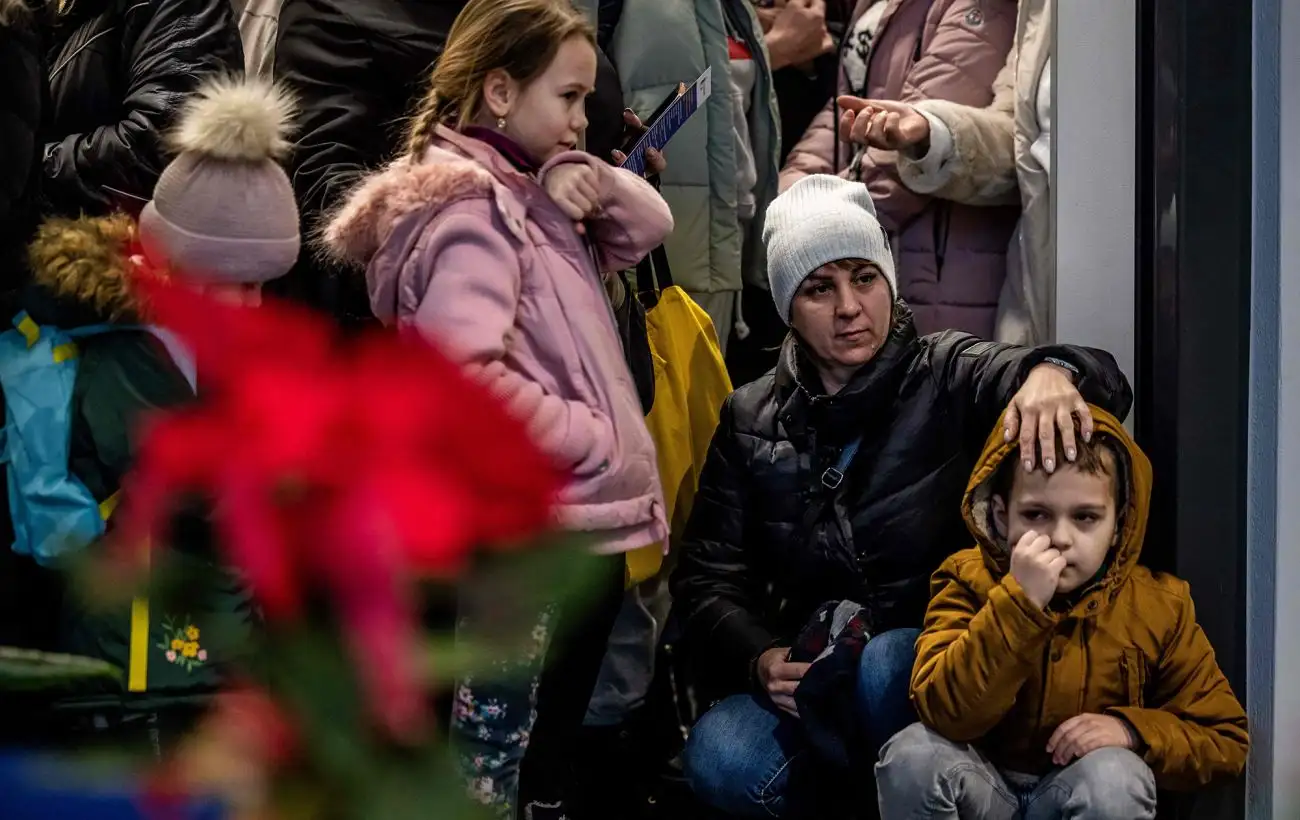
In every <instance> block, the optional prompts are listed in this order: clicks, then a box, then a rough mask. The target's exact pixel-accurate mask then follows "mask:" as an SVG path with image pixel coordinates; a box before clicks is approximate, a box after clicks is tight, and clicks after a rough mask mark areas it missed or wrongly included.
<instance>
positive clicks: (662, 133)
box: [619, 68, 713, 174]
mask: <svg viewBox="0 0 1300 820" xmlns="http://www.w3.org/2000/svg"><path fill="white" fill-rule="evenodd" d="M711 93H713V69H712V68H706V69H704V73H703V74H701V75H700V76H699V77H698V78H697V79H696V80H695V82H693V83H691V84H690V85H685V84H682V85H679V86H678V88H677V95H676V98H675V99H673V100H672V101H671V102H669V103H668V105H667V106H665V107H664V108H663V110H662V111H661V112H660V113H659V115H658V116H656V117H654V119H653V121H651V122H648V123H646V130H645V133H644V134H642V135H641V138H640V139H638V140H637V141H636V144H635V145H633V146H632V148H631V150H629V151H627V152H626V153H627V159H625V160H623V163H622V164H621V165H620V166H619V167H621V168H626V169H627V170H629V171H631V172H632V173H634V174H644V173H645V152H646V149H647V148H653V149H655V150H656V151H662V150H663V147H664V146H665V145H667V144H668V141H669V140H671V139H672V138H673V135H674V134H676V133H677V131H678V130H679V129H680V128H681V127H682V126H683V125H685V124H686V121H687V120H689V119H690V118H691V115H692V114H694V113H695V112H696V111H697V110H699V107H700V106H701V105H703V104H704V101H705V100H707V99H708V98H709V95H710V94H711Z"/></svg>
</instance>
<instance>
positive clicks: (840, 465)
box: [803, 436, 862, 534]
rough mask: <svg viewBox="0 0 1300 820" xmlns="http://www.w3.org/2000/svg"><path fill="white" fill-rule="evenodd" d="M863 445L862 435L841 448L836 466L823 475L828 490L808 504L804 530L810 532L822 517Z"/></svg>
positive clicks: (825, 487)
mask: <svg viewBox="0 0 1300 820" xmlns="http://www.w3.org/2000/svg"><path fill="white" fill-rule="evenodd" d="M861 447H862V436H858V437H857V438H855V439H853V441H850V442H849V443H848V444H846V445H844V449H843V450H840V457H839V458H838V459H836V461H835V466H834V467H828V468H826V470H825V471H824V472H822V475H821V484H822V487H823V488H824V489H825V490H826V491H825V492H822V493H820V494H819V495H818V497H817V498H816V499H815V500H814V501H813V502H812V503H811V504H809V505H808V508H807V509H806V511H805V512H804V517H803V531H804V533H805V534H806V533H808V532H809V531H811V530H812V527H813V525H814V524H816V523H817V519H818V518H820V517H821V514H822V512H823V511H824V510H825V509H826V505H827V504H829V503H830V501H831V499H832V498H833V497H834V493H835V491H836V490H838V489H839V488H840V486H841V485H843V484H844V476H845V475H847V474H848V471H849V467H851V466H853V460H854V459H855V458H857V456H858V450H859V449H861Z"/></svg>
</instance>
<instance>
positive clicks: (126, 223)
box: [28, 214, 141, 326]
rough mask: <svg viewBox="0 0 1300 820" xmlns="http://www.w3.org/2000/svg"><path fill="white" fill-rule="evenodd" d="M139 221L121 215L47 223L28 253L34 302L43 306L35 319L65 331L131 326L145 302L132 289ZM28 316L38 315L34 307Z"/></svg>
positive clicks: (60, 219)
mask: <svg viewBox="0 0 1300 820" xmlns="http://www.w3.org/2000/svg"><path fill="white" fill-rule="evenodd" d="M135 239H136V228H135V222H134V221H133V220H132V219H131V218H130V217H128V216H125V215H122V214H116V215H113V216H104V217H81V218H78V219H65V218H62V217H59V218H52V219H47V220H46V221H45V222H44V223H42V224H41V226H40V229H39V230H38V231H37V233H36V238H35V239H33V240H32V243H31V245H30V246H29V249H28V260H29V262H30V264H31V270H32V284H33V286H34V291H35V292H34V293H33V294H30V298H29V299H28V301H29V302H32V301H33V300H34V301H35V302H37V303H39V304H41V305H43V306H44V309H42V310H41V311H40V312H41V313H44V314H47V315H44V316H36V317H35V318H37V319H38V321H46V322H52V323H57V324H60V325H66V326H75V325H78V324H90V323H93V322H103V321H109V322H118V321H123V322H130V321H135V320H136V319H137V318H138V315H139V312H140V308H141V303H140V301H139V299H138V296H137V294H136V292H135V291H134V290H133V288H132V285H131V261H130V254H131V248H132V247H133V245H134V243H135ZM29 312H33V313H35V312H36V311H35V310H34V309H33V308H32V307H31V306H30V305H29Z"/></svg>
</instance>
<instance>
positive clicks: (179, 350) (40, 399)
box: [0, 313, 196, 567]
mask: <svg viewBox="0 0 1300 820" xmlns="http://www.w3.org/2000/svg"><path fill="white" fill-rule="evenodd" d="M14 327H15V329H14V330H10V331H6V332H4V333H0V388H3V390H4V399H5V402H4V404H5V419H4V430H3V431H2V432H0V461H2V462H3V463H4V467H5V474H6V479H7V481H8V492H9V511H10V515H11V517H12V518H13V528H14V543H13V550H14V552H16V553H18V554H19V555H26V556H30V557H31V558H32V559H33V560H34V561H36V563H38V564H40V565H41V566H45V567H50V566H55V565H57V564H58V563H59V562H60V559H61V558H63V557H64V556H65V555H68V554H69V553H71V552H75V551H77V550H80V549H82V548H84V547H85V546H87V545H88V544H91V543H93V542H94V541H95V540H96V539H98V538H99V537H100V536H102V535H103V534H104V531H105V527H106V522H107V520H108V518H109V517H110V516H111V515H112V512H113V508H114V507H115V506H116V503H117V497H116V496H113V497H111V498H108V499H105V500H104V501H103V502H102V503H100V502H98V501H96V500H95V498H94V497H93V496H92V495H91V493H90V491H89V490H88V489H86V486H85V485H84V484H82V483H81V481H80V480H78V479H77V477H76V476H74V475H73V474H72V473H71V471H70V470H69V467H68V456H69V449H70V444H71V438H72V391H73V386H74V384H75V383H76V380H77V359H78V349H77V340H78V339H85V338H89V337H92V336H98V335H101V334H105V333H114V332H119V331H123V330H137V331H138V330H144V331H147V332H149V333H151V334H153V335H154V336H155V337H156V338H157V339H158V340H159V341H160V342H162V343H163V345H164V346H166V347H167V350H168V352H169V353H170V354H171V357H172V360H173V361H174V362H175V363H176V365H177V367H179V368H180V370H181V372H182V373H184V374H185V377H186V379H187V380H188V381H189V383H190V386H191V387H194V386H195V384H196V380H195V371H194V366H193V362H192V360H191V359H190V357H189V355H188V354H187V353H186V352H185V350H184V348H183V347H182V346H181V345H180V343H179V342H178V341H177V340H176V339H175V338H174V337H173V336H171V334H169V333H167V332H166V331H164V330H161V329H158V328H152V327H125V326H122V325H89V326H85V327H78V328H73V329H67V330H64V329H60V328H57V327H52V326H48V325H47V326H41V325H38V324H36V322H35V321H33V320H32V318H31V317H29V316H28V315H27V314H26V313H20V314H18V316H17V317H15V319H14Z"/></svg>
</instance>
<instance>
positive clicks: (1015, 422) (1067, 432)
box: [1002, 364, 1092, 473]
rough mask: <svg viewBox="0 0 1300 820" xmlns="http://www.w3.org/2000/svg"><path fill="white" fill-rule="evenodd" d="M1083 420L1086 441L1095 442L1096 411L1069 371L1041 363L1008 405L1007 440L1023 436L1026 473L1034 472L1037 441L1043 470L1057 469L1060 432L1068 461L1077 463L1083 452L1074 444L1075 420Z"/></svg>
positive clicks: (1022, 456) (1022, 448) (1021, 451)
mask: <svg viewBox="0 0 1300 820" xmlns="http://www.w3.org/2000/svg"><path fill="white" fill-rule="evenodd" d="M1076 416H1077V417H1078V419H1079V430H1080V432H1081V433H1082V434H1083V440H1084V441H1089V440H1091V439H1092V411H1091V410H1090V409H1088V403H1087V402H1086V401H1084V400H1083V396H1082V395H1081V394H1080V393H1079V389H1078V388H1077V387H1075V386H1074V379H1073V378H1072V377H1071V375H1070V373H1069V371H1067V370H1065V369H1064V368H1061V367H1057V366H1056V365H1054V364H1040V365H1038V366H1037V367H1035V368H1034V369H1033V370H1031V371H1029V376H1028V378H1026V379H1025V383H1024V385H1022V386H1021V388H1020V390H1019V392H1017V393H1016V395H1015V396H1014V397H1012V399H1011V404H1009V405H1007V414H1006V420H1005V426H1004V427H1003V430H1002V436H1003V439H1004V440H1006V441H1011V440H1012V439H1014V438H1016V436H1019V437H1020V457H1021V458H1022V459H1023V460H1024V465H1025V472H1033V469H1034V466H1035V463H1036V455H1035V447H1034V442H1035V441H1037V442H1038V448H1037V449H1038V450H1040V451H1041V452H1042V456H1043V469H1044V470H1046V471H1047V472H1049V473H1051V472H1054V471H1055V470H1056V467H1057V465H1058V464H1060V461H1058V460H1057V456H1058V454H1057V452H1056V431H1057V430H1058V429H1059V430H1060V431H1061V443H1062V444H1064V445H1065V453H1064V455H1065V460H1066V461H1074V459H1075V457H1076V456H1078V454H1079V450H1078V447H1076V445H1075V441H1074V417H1076Z"/></svg>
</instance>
